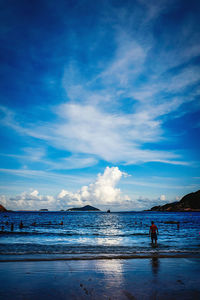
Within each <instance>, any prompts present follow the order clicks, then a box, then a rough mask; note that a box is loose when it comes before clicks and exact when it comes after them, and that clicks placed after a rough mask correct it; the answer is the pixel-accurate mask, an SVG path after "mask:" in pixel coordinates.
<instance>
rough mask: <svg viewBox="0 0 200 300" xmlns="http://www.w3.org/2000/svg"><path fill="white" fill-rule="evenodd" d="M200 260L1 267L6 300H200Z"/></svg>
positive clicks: (1, 292) (7, 264)
mask: <svg viewBox="0 0 200 300" xmlns="http://www.w3.org/2000/svg"><path fill="white" fill-rule="evenodd" d="M199 274H200V258H158V257H155V256H154V257H151V258H143V259H139V258H135V259H112V260H107V259H101V260H98V259H94V260H88V259H86V260H78V261H77V260H70V261H64V260H62V261H55V260H54V261H38V262H36V261H23V263H22V261H20V262H19V261H16V262H12V261H9V262H4V263H0V282H1V289H0V298H2V299H8V300H9V299H10V300H11V299H15V300H21V299H29V300H34V299H37V300H38V299H39V300H40V299H47V300H48V299H49V300H51V299H61V300H62V299H63V300H64V299H69V300H70V299H77V300H78V299H95V300H104V299H107V300H108V299H110V300H114V299H115V300H116V299H118V300H121V299H122V300H123V299H124V300H127V299H129V300H135V299H137V300H138V299H139V300H140V299H166V300H167V299H170V300H171V299H172V300H176V299H184V300H186V299H187V300H189V299H200V277H199Z"/></svg>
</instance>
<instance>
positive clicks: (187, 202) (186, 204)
mask: <svg viewBox="0 0 200 300" xmlns="http://www.w3.org/2000/svg"><path fill="white" fill-rule="evenodd" d="M150 211H174V212H176V211H200V190H199V191H197V192H194V193H190V194H187V195H185V196H184V197H183V198H182V199H181V200H180V201H177V202H173V203H167V204H165V205H158V206H154V207H152V208H151V209H150Z"/></svg>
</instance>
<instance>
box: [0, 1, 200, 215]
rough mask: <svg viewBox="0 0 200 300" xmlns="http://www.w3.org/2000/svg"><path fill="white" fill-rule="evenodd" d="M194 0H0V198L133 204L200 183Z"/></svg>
mask: <svg viewBox="0 0 200 300" xmlns="http://www.w3.org/2000/svg"><path fill="white" fill-rule="evenodd" d="M199 13H200V2H199V1H193V0H192V1H183V0H181V1H176V0H173V1H169V0H167V1H165V0H161V1H152V0H150V1H146V0H138V1H88V0H87V1H81V0H79V1H64V0H63V1H62V0H59V1H57V2H55V1H51V0H48V1H17V2H16V1H3V2H2V9H1V11H0V15H1V16H0V22H1V26H0V41H1V43H0V45H1V46H0V57H1V68H0V72H1V81H0V86H1V104H0V116H1V118H0V126H1V131H0V134H1V149H0V176H1V184H0V194H1V196H0V202H1V203H2V204H3V205H5V206H6V207H7V208H10V209H40V208H49V209H52V210H57V209H61V208H62V209H65V208H66V209H67V208H68V207H71V206H79V205H85V204H91V205H94V206H97V207H99V208H101V209H107V208H110V209H112V210H116V211H117V210H140V209H145V208H150V207H151V206H153V205H155V204H164V203H166V202H171V201H175V200H178V199H180V197H182V196H183V195H185V194H187V193H189V192H193V191H196V190H198V189H199V184H200V156H199V146H200V139H199V133H200V117H199V116H200V101H199V95H200V85H199V83H200V35H199V32H200V21H199Z"/></svg>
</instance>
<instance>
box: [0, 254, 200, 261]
mask: <svg viewBox="0 0 200 300" xmlns="http://www.w3.org/2000/svg"><path fill="white" fill-rule="evenodd" d="M152 258H158V259H168V258H170V259H171V258H172V259H183V258H186V259H189V258H190V259H200V253H199V252H198V253H191V252H188V253H176V254H174V253H171V254H165V253H158V252H153V253H149V254H130V255H126V254H116V255H113V254H112V255H107V254H105V255H103V254H102V255H91V254H90V255H82V254H81V255H77V254H75V255H74V256H73V255H66V254H18V255H10V254H5V255H0V263H1V262H23V261H24V262H37V261H47V262H48V261H49V262H51V261H81V260H88V261H93V260H118V259H120V260H132V259H152Z"/></svg>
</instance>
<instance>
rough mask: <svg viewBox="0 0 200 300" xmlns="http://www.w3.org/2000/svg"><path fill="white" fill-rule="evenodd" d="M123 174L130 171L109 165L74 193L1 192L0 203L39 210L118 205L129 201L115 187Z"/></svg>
mask: <svg viewBox="0 0 200 300" xmlns="http://www.w3.org/2000/svg"><path fill="white" fill-rule="evenodd" d="M123 176H127V174H126V173H124V172H122V171H120V170H119V168H118V167H107V168H106V169H105V170H104V173H103V174H98V176H97V179H96V181H95V182H94V183H91V184H89V185H87V186H83V187H82V188H81V189H80V190H78V191H77V192H75V193H73V192H70V191H67V190H65V189H63V190H61V192H60V193H59V194H58V195H57V196H50V195H40V193H39V191H38V190H36V189H33V190H31V191H29V192H23V193H21V194H20V195H17V196H15V197H8V196H4V195H1V196H0V203H2V204H3V205H4V206H5V207H6V208H8V209H12V210H20V209H21V210H38V209H41V208H47V209H49V210H59V209H67V208H69V207H71V206H75V207H79V206H83V205H86V204H90V205H94V206H97V207H99V208H101V209H104V207H106V206H107V205H108V206H111V205H112V206H115V205H121V204H126V203H129V202H130V198H129V196H127V195H123V194H122V192H121V190H120V189H119V188H117V187H116V186H117V184H118V183H119V181H120V179H121V178H122V177H123Z"/></svg>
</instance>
